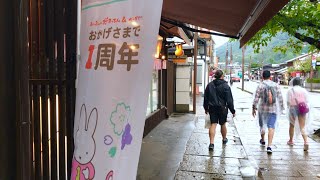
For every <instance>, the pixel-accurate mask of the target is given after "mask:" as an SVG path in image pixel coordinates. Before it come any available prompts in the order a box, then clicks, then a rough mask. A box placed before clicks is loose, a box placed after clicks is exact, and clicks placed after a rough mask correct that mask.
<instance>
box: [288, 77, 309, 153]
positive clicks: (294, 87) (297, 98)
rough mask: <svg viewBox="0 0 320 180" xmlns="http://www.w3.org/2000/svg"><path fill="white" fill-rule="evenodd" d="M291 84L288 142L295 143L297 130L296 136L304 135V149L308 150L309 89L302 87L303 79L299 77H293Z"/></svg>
mask: <svg viewBox="0 0 320 180" xmlns="http://www.w3.org/2000/svg"><path fill="white" fill-rule="evenodd" d="M289 84H290V86H291V88H290V89H289V90H288V93H287V105H288V110H289V112H288V115H289V117H288V118H289V121H290V127H289V141H288V142H287V144H288V145H294V142H293V135H294V133H295V132H296V136H298V135H300V134H301V135H302V138H303V141H304V148H303V149H304V150H305V151H307V150H308V149H309V144H308V136H307V135H308V133H309V132H310V129H311V120H310V112H309V108H310V104H309V98H308V91H307V90H306V89H304V88H303V87H301V79H300V78H299V77H295V78H293V79H292V80H291V81H290V83H289Z"/></svg>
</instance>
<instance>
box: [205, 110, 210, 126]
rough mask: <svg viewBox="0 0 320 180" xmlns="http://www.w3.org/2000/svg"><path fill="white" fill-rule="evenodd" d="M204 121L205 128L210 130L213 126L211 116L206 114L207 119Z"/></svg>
mask: <svg viewBox="0 0 320 180" xmlns="http://www.w3.org/2000/svg"><path fill="white" fill-rule="evenodd" d="M204 119H205V123H204V128H206V129H209V128H210V126H211V121H210V115H209V113H208V114H206V117H205V118H204Z"/></svg>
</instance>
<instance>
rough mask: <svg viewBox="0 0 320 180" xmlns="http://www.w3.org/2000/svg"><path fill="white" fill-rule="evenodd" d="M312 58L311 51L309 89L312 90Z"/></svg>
mask: <svg viewBox="0 0 320 180" xmlns="http://www.w3.org/2000/svg"><path fill="white" fill-rule="evenodd" d="M312 59H313V53H311V69H310V80H311V82H310V91H311V92H312V91H313V83H312V78H313V64H312Z"/></svg>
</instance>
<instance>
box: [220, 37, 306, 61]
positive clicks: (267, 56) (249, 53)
mask: <svg viewBox="0 0 320 180" xmlns="http://www.w3.org/2000/svg"><path fill="white" fill-rule="evenodd" d="M288 39H289V35H288V34H287V33H279V34H278V35H277V36H275V37H273V38H272V39H271V41H270V42H269V43H268V46H266V47H262V48H261V49H262V53H261V52H260V53H254V50H253V48H252V46H247V49H246V51H245V63H249V61H250V57H251V62H253V63H258V64H262V63H263V64H278V63H282V62H285V61H287V60H290V59H292V58H294V57H297V56H299V55H301V54H297V53H294V52H293V51H292V50H291V49H289V50H288V51H287V52H286V53H285V54H283V53H281V52H274V50H273V48H274V47H275V46H283V45H285V44H286V43H287V41H288ZM227 44H229V45H228V46H229V56H230V45H231V46H232V55H233V62H241V61H242V50H241V49H240V48H239V47H240V43H239V41H233V42H227V43H225V44H223V45H222V46H220V47H218V48H217V49H216V56H217V57H218V58H219V62H225V60H226V48H227ZM304 53H308V48H307V47H306V48H304V49H303V50H302V54H304Z"/></svg>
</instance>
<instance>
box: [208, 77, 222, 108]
mask: <svg viewBox="0 0 320 180" xmlns="http://www.w3.org/2000/svg"><path fill="white" fill-rule="evenodd" d="M221 85H222V84H220V85H218V86H216V85H215V84H214V83H212V86H210V87H209V88H210V89H209V90H210V91H209V92H210V94H209V97H210V98H209V103H208V104H209V107H213V108H222V107H224V105H223V104H222V102H221V100H220V97H219V94H218V92H217V88H218V87H219V86H221Z"/></svg>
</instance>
